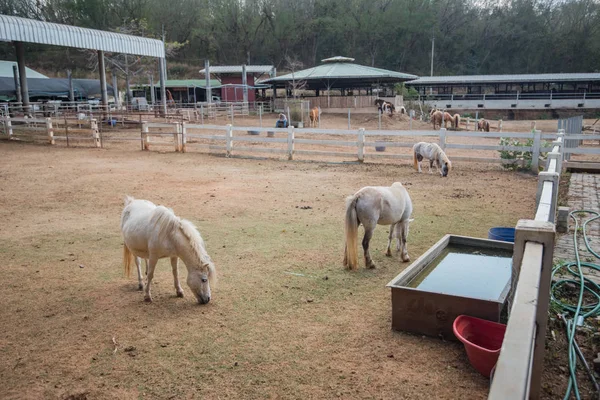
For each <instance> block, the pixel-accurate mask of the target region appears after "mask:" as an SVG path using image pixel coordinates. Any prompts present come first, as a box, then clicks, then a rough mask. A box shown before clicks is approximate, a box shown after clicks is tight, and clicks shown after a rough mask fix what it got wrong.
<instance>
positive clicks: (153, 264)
mask: <svg viewBox="0 0 600 400" xmlns="http://www.w3.org/2000/svg"><path fill="white" fill-rule="evenodd" d="M157 262H158V259H156V258H152V256H150V258H149V259H148V282H147V283H146V291H145V293H144V301H147V302H149V303H150V302H152V295H151V294H150V285H151V284H152V278H154V268H155V267H156V263H157Z"/></svg>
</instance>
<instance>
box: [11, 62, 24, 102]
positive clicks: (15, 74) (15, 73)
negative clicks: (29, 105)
mask: <svg viewBox="0 0 600 400" xmlns="http://www.w3.org/2000/svg"><path fill="white" fill-rule="evenodd" d="M13 77H14V79H15V94H16V95H17V103H21V102H23V94H22V93H21V84H20V83H19V71H18V69H17V66H16V65H13Z"/></svg>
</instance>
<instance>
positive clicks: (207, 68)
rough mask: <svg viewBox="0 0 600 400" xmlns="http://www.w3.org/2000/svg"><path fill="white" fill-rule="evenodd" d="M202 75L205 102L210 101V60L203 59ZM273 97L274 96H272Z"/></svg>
mask: <svg viewBox="0 0 600 400" xmlns="http://www.w3.org/2000/svg"><path fill="white" fill-rule="evenodd" d="M204 75H205V76H206V102H207V103H208V104H210V103H212V92H211V87H210V61H209V60H204ZM273 97H275V96H273Z"/></svg>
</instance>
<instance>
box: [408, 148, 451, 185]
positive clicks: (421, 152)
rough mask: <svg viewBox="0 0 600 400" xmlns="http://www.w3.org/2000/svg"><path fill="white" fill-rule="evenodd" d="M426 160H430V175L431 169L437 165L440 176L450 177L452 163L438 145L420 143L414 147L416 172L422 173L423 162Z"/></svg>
mask: <svg viewBox="0 0 600 400" xmlns="http://www.w3.org/2000/svg"><path fill="white" fill-rule="evenodd" d="M425 158H426V159H428V160H429V173H430V174H431V167H433V165H434V164H435V166H436V168H437V170H438V172H439V173H440V175H442V176H443V177H446V176H448V172H450V169H451V168H452V163H451V162H450V160H449V159H448V156H447V155H446V153H444V150H442V148H441V147H440V146H439V145H438V144H437V143H426V142H419V143H417V144H415V145H414V146H413V164H414V167H415V170H416V171H418V172H422V171H421V161H423V159H425Z"/></svg>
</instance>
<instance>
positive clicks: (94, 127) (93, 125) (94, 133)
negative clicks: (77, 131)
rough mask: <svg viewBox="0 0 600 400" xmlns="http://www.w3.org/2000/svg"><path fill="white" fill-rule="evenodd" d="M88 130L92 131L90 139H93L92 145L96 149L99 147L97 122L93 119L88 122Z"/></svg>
mask: <svg viewBox="0 0 600 400" xmlns="http://www.w3.org/2000/svg"><path fill="white" fill-rule="evenodd" d="M90 128H91V129H92V137H93V138H94V144H95V145H96V147H100V133H99V132H98V121H97V120H95V119H92V120H90Z"/></svg>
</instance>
